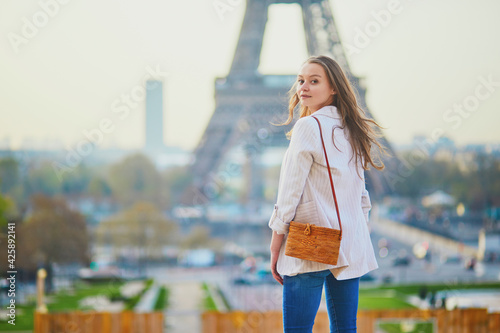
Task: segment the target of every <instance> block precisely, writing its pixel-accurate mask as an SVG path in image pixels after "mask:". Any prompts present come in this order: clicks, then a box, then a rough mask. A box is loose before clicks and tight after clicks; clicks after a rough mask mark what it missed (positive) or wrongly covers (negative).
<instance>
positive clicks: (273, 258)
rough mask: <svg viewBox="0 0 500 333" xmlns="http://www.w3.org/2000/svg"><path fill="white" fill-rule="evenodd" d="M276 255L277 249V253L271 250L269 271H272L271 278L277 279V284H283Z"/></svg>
mask: <svg viewBox="0 0 500 333" xmlns="http://www.w3.org/2000/svg"><path fill="white" fill-rule="evenodd" d="M278 255H279V251H278V252H277V253H273V252H271V272H272V273H273V278H274V279H275V280H276V281H278V283H279V284H281V285H283V278H282V277H281V275H280V273H278V268H277V266H278Z"/></svg>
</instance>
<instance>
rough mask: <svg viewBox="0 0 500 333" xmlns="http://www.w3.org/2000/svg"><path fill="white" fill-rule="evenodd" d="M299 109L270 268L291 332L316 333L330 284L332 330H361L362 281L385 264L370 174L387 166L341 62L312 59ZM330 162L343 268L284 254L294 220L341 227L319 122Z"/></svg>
mask: <svg viewBox="0 0 500 333" xmlns="http://www.w3.org/2000/svg"><path fill="white" fill-rule="evenodd" d="M298 104H300V112H299V115H300V118H299V119H298V120H297V122H296V124H295V125H294V127H293V129H292V131H290V133H288V134H289V136H290V138H291V139H290V145H289V147H288V150H287V152H286V153H285V156H284V159H283V164H282V166H281V173H280V181H279V187H278V198H277V203H276V205H275V206H274V212H273V214H272V216H271V219H270V220H269V227H270V228H271V229H272V230H273V235H272V241H271V269H272V272H273V276H274V278H275V279H276V280H277V281H278V282H279V283H280V284H282V285H283V323H284V328H285V332H301V333H302V332H312V327H313V324H314V319H315V317H316V313H317V311H318V308H319V304H320V301H321V294H322V291H323V285H324V286H325V293H326V301H327V308H328V315H329V318H330V331H331V332H356V314H357V309H358V293H359V290H358V287H359V278H360V277H361V276H362V275H364V274H366V273H367V272H369V271H371V270H373V269H376V268H377V267H378V265H377V261H376V259H375V254H374V251H373V246H372V243H371V240H370V234H369V230H368V212H369V210H370V208H371V202H370V197H369V194H368V191H367V190H366V187H365V176H364V171H365V170H368V169H369V165H372V166H373V167H374V168H376V169H378V170H382V169H383V168H384V164H383V163H382V161H381V159H380V155H379V157H378V158H377V161H375V157H372V155H373V154H372V153H373V152H372V151H371V149H372V147H375V148H377V150H378V152H379V153H384V152H385V150H384V147H383V146H382V145H381V144H380V143H379V142H378V141H377V137H378V134H377V132H376V131H375V127H380V126H379V125H378V124H377V123H376V122H375V121H373V120H371V119H368V118H366V117H365V114H364V112H363V110H362V109H361V108H360V107H359V106H358V104H357V102H356V94H355V92H354V90H353V88H352V87H351V84H350V83H349V80H348V79H347V77H346V76H345V74H344V72H343V71H342V69H341V67H340V66H339V65H338V63H337V62H336V61H335V60H333V59H331V58H329V57H326V56H317V57H311V58H309V59H308V60H307V61H306V62H305V63H304V65H303V66H302V68H301V69H300V72H299V74H298V77H297V81H296V83H295V84H294V86H293V87H292V89H291V90H290V102H289V116H288V120H287V121H286V122H285V124H289V123H290V122H291V121H292V119H293V114H294V109H295V107H296V106H297V105H298ZM311 115H314V116H315V117H316V118H317V119H318V120H319V121H320V123H321V128H322V132H323V139H324V142H325V147H326V151H327V155H328V161H329V163H330V170H331V174H332V177H333V184H334V186H335V192H336V196H337V201H338V206H339V207H338V208H339V213H340V217H341V222H342V230H343V234H342V241H341V246H340V254H339V258H338V262H337V265H335V266H333V265H327V264H322V263H317V262H313V261H308V260H302V259H296V258H293V257H289V256H286V255H285V244H286V236H287V234H288V228H289V223H290V221H292V220H293V221H298V222H301V221H304V222H309V223H311V224H315V225H317V226H322V227H328V228H334V229H339V220H338V217H337V212H336V209H335V202H334V200H333V197H332V189H331V185H330V181H329V176H328V170H327V164H326V160H325V156H324V152H323V148H322V143H321V138H320V131H319V127H318V123H317V122H316V120H315V119H313V118H312V117H311Z"/></svg>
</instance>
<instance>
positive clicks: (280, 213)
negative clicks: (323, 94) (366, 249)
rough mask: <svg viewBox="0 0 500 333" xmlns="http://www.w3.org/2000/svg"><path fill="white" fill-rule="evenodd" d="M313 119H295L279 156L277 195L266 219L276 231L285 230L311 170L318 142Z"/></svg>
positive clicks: (317, 131) (285, 231) (316, 126)
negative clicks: (288, 141)
mask: <svg viewBox="0 0 500 333" xmlns="http://www.w3.org/2000/svg"><path fill="white" fill-rule="evenodd" d="M313 122H314V120H313V119H312V118H310V117H307V118H301V119H299V120H298V121H297V123H296V124H295V126H294V128H293V133H292V138H291V140H290V145H289V147H288V150H287V152H286V153H285V156H284V158H283V163H282V165H281V171H280V180H279V185H278V198H277V201H276V204H275V205H274V211H273V214H272V215H271V219H270V220H269V227H270V228H271V229H272V230H274V231H276V232H277V233H278V234H286V233H288V228H289V224H290V221H292V219H293V217H294V216H295V210H296V208H297V206H298V204H299V202H300V198H301V196H302V193H303V191H304V186H305V183H306V180H307V177H308V175H309V172H310V170H311V166H312V163H313V152H314V149H315V147H316V146H317V145H318V144H319V143H320V142H319V141H318V140H320V138H319V129H318V125H317V124H316V123H313Z"/></svg>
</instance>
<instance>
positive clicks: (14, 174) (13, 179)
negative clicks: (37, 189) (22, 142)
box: [0, 157, 21, 193]
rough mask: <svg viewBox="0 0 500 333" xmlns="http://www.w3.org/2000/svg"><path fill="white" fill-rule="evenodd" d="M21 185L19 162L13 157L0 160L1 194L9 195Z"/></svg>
mask: <svg viewBox="0 0 500 333" xmlns="http://www.w3.org/2000/svg"><path fill="white" fill-rule="evenodd" d="M20 184H21V182H20V177H19V163H18V162H17V160H16V159H14V158H12V157H6V158H2V159H0V192H2V193H9V192H10V191H11V190H13V189H14V188H15V187H16V186H19V185H20Z"/></svg>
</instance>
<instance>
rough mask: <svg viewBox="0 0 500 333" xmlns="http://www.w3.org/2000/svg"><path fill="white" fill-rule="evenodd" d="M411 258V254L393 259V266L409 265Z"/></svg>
mask: <svg viewBox="0 0 500 333" xmlns="http://www.w3.org/2000/svg"><path fill="white" fill-rule="evenodd" d="M410 264H411V258H410V257H409V256H404V257H398V258H396V259H394V260H393V261H392V266H409V265H410Z"/></svg>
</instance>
